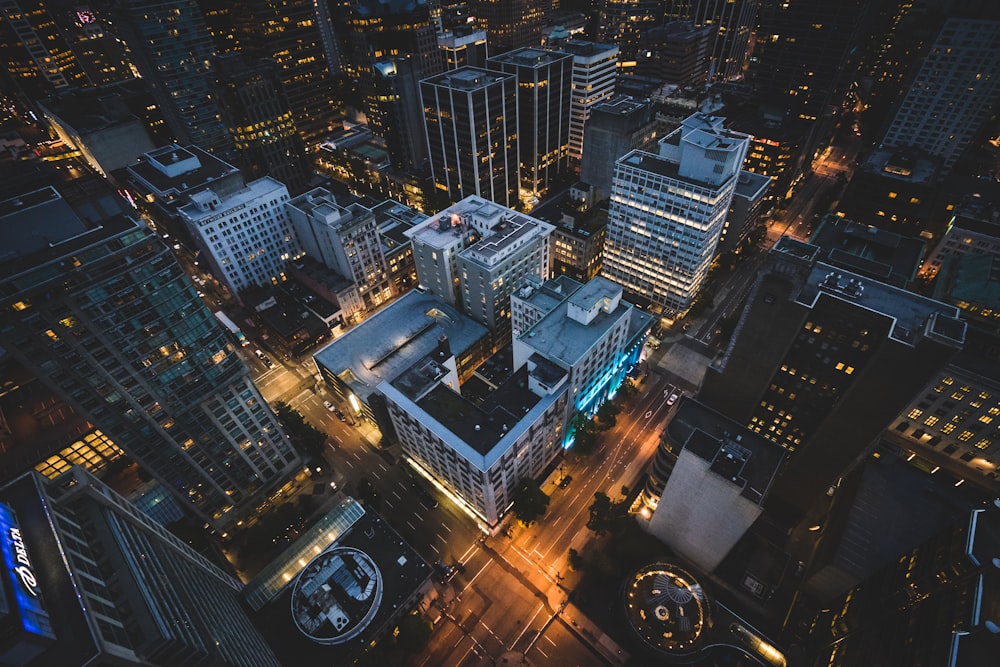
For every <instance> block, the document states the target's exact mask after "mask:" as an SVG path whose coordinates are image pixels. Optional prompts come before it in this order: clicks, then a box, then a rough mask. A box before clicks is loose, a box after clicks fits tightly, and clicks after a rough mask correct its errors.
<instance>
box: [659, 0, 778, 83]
mask: <svg viewBox="0 0 1000 667" xmlns="http://www.w3.org/2000/svg"><path fill="white" fill-rule="evenodd" d="M758 2H759V0H695V1H694V2H692V1H691V0H668V1H667V3H666V5H665V9H666V12H665V18H666V20H667V21H671V20H674V21H691V22H693V23H694V25H695V26H697V27H699V28H711V29H712V35H711V39H710V45H709V49H708V52H709V57H710V60H711V65H710V68H709V78H711V79H714V80H718V81H732V80H733V79H737V78H739V77H740V75H742V74H743V65H744V63H746V58H747V47H748V45H749V42H750V33H752V32H753V31H754V26H755V25H756V18H757V4H758Z"/></svg>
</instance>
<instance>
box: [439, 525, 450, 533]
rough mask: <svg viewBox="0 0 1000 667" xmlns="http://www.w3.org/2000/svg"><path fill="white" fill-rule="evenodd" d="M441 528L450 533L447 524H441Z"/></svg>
mask: <svg viewBox="0 0 1000 667" xmlns="http://www.w3.org/2000/svg"><path fill="white" fill-rule="evenodd" d="M441 527H442V528H444V529H445V530H447V531H448V532H449V533H450V532H451V528H449V527H448V524H445V523H442V524H441Z"/></svg>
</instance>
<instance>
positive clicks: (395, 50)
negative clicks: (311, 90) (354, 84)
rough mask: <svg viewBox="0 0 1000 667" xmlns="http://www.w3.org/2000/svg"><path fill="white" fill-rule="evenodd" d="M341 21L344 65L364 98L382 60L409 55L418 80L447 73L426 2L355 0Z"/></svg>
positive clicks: (422, 0)
mask: <svg viewBox="0 0 1000 667" xmlns="http://www.w3.org/2000/svg"><path fill="white" fill-rule="evenodd" d="M346 8H347V7H346V6H345V9H346ZM340 19H341V20H342V21H343V23H344V25H343V26H342V28H341V30H340V34H341V43H342V46H341V49H340V54H341V66H342V68H343V70H344V73H345V74H346V75H347V76H349V77H352V78H354V79H355V80H357V81H358V84H359V86H360V87H361V88H362V90H361V93H362V95H364V94H365V93H366V91H365V90H364V89H365V88H367V85H366V80H367V79H368V78H369V77H370V76H371V74H372V66H373V65H374V64H375V62H377V61H379V60H385V59H388V58H395V57H400V56H407V55H408V56H410V57H411V58H412V62H413V68H414V70H415V71H416V72H417V73H418V74H417V78H418V79H420V78H425V77H429V76H434V75H435V74H440V73H441V72H442V71H443V70H444V62H443V59H442V53H441V50H440V49H439V48H438V43H437V31H436V30H435V28H434V24H433V23H432V22H431V18H430V10H429V8H428V3H427V2H426V0H413V1H412V2H398V1H395V2H382V1H380V0H352V2H350V5H349V12H348V13H346V14H341V15H340Z"/></svg>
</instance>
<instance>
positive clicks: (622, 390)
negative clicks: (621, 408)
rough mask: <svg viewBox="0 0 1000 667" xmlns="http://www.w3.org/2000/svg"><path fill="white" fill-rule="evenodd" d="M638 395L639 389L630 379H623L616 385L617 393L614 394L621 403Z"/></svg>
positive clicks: (627, 401)
mask: <svg viewBox="0 0 1000 667" xmlns="http://www.w3.org/2000/svg"><path fill="white" fill-rule="evenodd" d="M638 395H639V390H638V389H636V387H635V385H634V384H632V381H631V380H628V379H625V380H624V381H623V382H622V384H621V386H620V387H618V394H617V395H616V396H615V398H617V399H618V400H620V401H621V403H622V404H623V405H627V404H628V403H629V402H631V401H632V399H633V398H635V397H636V396H638Z"/></svg>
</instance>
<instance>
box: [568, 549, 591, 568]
mask: <svg viewBox="0 0 1000 667" xmlns="http://www.w3.org/2000/svg"><path fill="white" fill-rule="evenodd" d="M569 566H570V567H571V568H573V569H574V570H576V571H578V572H579V571H580V570H582V569H583V568H585V567H586V566H587V561H586V560H585V559H584V557H583V556H581V555H580V552H579V551H577V550H576V549H570V550H569Z"/></svg>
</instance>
